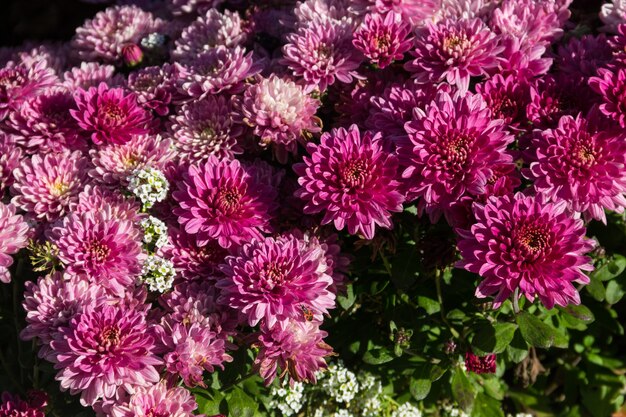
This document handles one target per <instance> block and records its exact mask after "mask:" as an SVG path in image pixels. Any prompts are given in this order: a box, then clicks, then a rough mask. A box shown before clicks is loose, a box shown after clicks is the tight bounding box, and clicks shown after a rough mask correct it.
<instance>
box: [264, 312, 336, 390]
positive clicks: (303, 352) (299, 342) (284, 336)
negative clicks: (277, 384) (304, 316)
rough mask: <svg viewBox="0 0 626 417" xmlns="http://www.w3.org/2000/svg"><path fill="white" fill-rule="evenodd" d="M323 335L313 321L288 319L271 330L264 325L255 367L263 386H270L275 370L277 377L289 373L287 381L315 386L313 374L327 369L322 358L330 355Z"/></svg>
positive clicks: (317, 324)
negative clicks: (278, 374)
mask: <svg viewBox="0 0 626 417" xmlns="http://www.w3.org/2000/svg"><path fill="white" fill-rule="evenodd" d="M326 336H327V333H326V332H325V331H323V330H320V328H319V323H317V322H315V321H303V320H302V321H301V320H295V319H289V320H285V321H281V322H278V324H277V325H276V326H274V327H272V328H271V329H267V328H266V327H265V326H263V329H262V333H261V335H260V336H259V342H258V344H259V346H260V350H259V354H258V355H257V357H256V359H255V360H254V364H255V366H256V368H257V369H258V370H259V374H260V375H261V377H262V378H263V379H264V380H265V384H266V385H269V384H271V383H272V381H273V380H274V379H275V378H276V373H277V371H278V370H280V371H281V372H280V375H285V374H286V373H287V372H288V373H289V377H290V381H306V382H310V383H315V382H316V378H315V373H316V372H317V371H319V370H321V369H325V368H326V361H325V360H324V358H325V357H326V356H330V355H331V354H332V353H333V349H332V348H331V347H330V346H329V345H328V344H326V343H325V342H324V340H323V339H324V338H325V337H326Z"/></svg>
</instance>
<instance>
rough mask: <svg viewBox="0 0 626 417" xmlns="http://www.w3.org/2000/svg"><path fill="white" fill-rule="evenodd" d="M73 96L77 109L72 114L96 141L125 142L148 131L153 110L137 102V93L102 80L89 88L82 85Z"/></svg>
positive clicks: (100, 142)
mask: <svg viewBox="0 0 626 417" xmlns="http://www.w3.org/2000/svg"><path fill="white" fill-rule="evenodd" d="M74 98H75V100H76V110H70V114H71V115H72V117H73V118H74V119H76V121H77V122H78V125H79V126H80V127H81V128H82V129H83V130H85V131H86V132H88V133H89V134H91V140H92V141H93V143H95V144H96V145H102V144H107V143H115V144H123V143H126V142H128V141H129V140H130V139H131V138H132V136H133V135H142V134H145V133H148V124H149V122H150V121H151V117H150V114H149V113H148V112H146V111H145V110H144V109H142V108H141V107H140V106H139V105H138V104H137V96H136V95H135V94H134V93H130V94H125V93H124V90H123V89H121V88H109V86H107V85H106V84H105V83H100V85H99V86H98V87H97V88H96V87H90V88H89V90H87V91H85V90H82V89H79V90H78V91H77V92H76V94H75V96H74Z"/></svg>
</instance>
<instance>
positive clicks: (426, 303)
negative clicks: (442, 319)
mask: <svg viewBox="0 0 626 417" xmlns="http://www.w3.org/2000/svg"><path fill="white" fill-rule="evenodd" d="M417 305H418V306H420V307H422V308H423V309H424V310H426V312H427V313H428V314H435V313H439V311H441V306H440V305H439V302H438V301H437V300H435V299H433V298H430V297H426V296H423V295H419V296H418V297H417Z"/></svg>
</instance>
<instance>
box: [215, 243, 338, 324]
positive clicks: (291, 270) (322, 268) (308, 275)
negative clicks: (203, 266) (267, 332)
mask: <svg viewBox="0 0 626 417" xmlns="http://www.w3.org/2000/svg"><path fill="white" fill-rule="evenodd" d="M226 262H227V264H224V265H223V266H222V272H223V273H224V275H225V277H224V278H222V279H220V280H219V281H218V283H217V287H218V288H220V289H222V294H221V296H220V298H219V301H220V302H222V303H224V304H226V305H228V306H230V307H232V308H234V309H237V310H239V311H241V312H242V313H243V314H245V315H246V316H247V318H248V323H249V324H250V326H255V325H256V324H258V323H259V321H261V320H264V322H265V323H266V324H267V326H269V327H272V326H274V324H276V322H277V321H282V320H285V319H287V318H289V317H292V318H296V317H301V316H302V312H303V308H306V309H308V311H310V312H311V314H313V315H315V317H317V318H318V319H319V320H321V319H322V314H325V313H328V309H330V308H333V307H334V305H335V295H334V294H333V293H331V292H330V291H329V290H328V288H329V286H331V285H332V284H333V279H332V277H331V276H330V275H328V273H327V267H326V265H325V258H324V253H323V251H322V250H321V248H320V247H316V246H314V245H311V246H309V245H305V244H301V243H300V242H299V240H298V239H297V238H295V237H294V236H281V237H279V238H276V239H274V238H271V237H268V238H265V239H261V240H255V241H253V242H252V243H248V244H246V245H244V246H243V247H242V248H241V250H240V251H239V253H238V254H237V255H236V256H230V257H228V258H226Z"/></svg>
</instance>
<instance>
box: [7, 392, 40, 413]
mask: <svg viewBox="0 0 626 417" xmlns="http://www.w3.org/2000/svg"><path fill="white" fill-rule="evenodd" d="M0 400H1V401H2V403H1V404H0V417H45V416H46V414H45V412H44V410H43V408H44V407H45V406H46V404H45V403H44V404H36V403H33V401H24V400H22V399H21V398H20V397H19V396H17V395H11V394H9V393H8V392H3V393H2V397H0Z"/></svg>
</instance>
